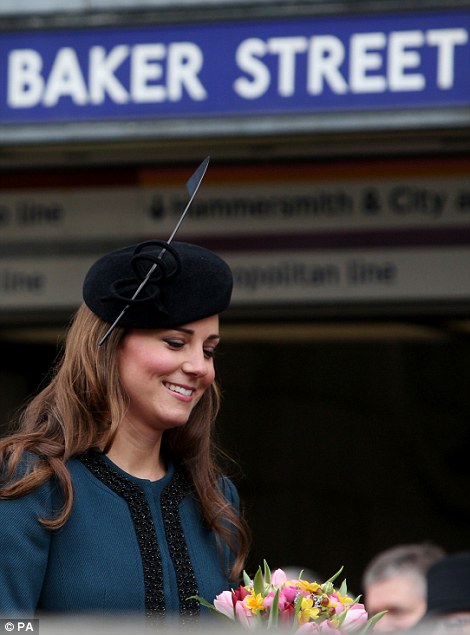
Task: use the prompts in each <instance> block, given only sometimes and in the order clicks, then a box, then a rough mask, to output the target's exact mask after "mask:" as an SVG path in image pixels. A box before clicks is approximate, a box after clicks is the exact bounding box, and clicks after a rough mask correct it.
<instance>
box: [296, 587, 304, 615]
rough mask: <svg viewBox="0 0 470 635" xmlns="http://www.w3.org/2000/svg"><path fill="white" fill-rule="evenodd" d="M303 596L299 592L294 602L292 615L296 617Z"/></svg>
mask: <svg viewBox="0 0 470 635" xmlns="http://www.w3.org/2000/svg"><path fill="white" fill-rule="evenodd" d="M303 597H304V596H303V595H301V594H300V593H299V595H298V596H297V597H296V599H295V602H294V615H295V617H296V619H297V616H298V615H299V613H300V605H301V604H302V599H303Z"/></svg>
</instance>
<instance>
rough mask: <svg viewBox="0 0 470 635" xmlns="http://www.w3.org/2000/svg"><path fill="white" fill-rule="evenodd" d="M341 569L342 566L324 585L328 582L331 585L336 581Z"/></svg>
mask: <svg viewBox="0 0 470 635" xmlns="http://www.w3.org/2000/svg"><path fill="white" fill-rule="evenodd" d="M343 569H344V566H343V567H341V569H339V571H337V572H336V573H335V574H334V575H332V576H331V578H328V580H327V581H326V582H325V584H327V583H328V582H330V583H331V584H333V582H334V581H335V580H336V578H337V577H338V576H339V575H340V574H341V573H342V571H343Z"/></svg>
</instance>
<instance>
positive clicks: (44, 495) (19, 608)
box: [0, 483, 52, 618]
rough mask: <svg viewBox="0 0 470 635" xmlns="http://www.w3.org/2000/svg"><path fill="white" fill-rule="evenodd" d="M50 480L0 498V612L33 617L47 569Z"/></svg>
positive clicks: (3, 614) (5, 615) (8, 614)
mask: <svg viewBox="0 0 470 635" xmlns="http://www.w3.org/2000/svg"><path fill="white" fill-rule="evenodd" d="M51 503H52V486H51V484H50V483H46V484H45V485H43V486H41V487H39V488H37V489H36V490H34V491H32V492H30V493H29V494H26V495H25V496H21V497H19V498H16V499H9V500H0V616H3V617H7V618H10V617H15V616H17V617H31V616H33V615H34V613H35V611H36V607H37V605H38V601H39V597H40V594H41V588H42V584H43V580H44V576H45V573H46V568H47V562H48V554H49V545H50V540H51V531H50V530H48V529H46V528H45V527H43V525H41V523H39V521H38V518H41V517H47V516H50V513H51V510H52V504H51Z"/></svg>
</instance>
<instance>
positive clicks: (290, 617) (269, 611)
mask: <svg viewBox="0 0 470 635" xmlns="http://www.w3.org/2000/svg"><path fill="white" fill-rule="evenodd" d="M342 570H343V568H341V569H340V570H339V571H338V572H337V573H336V574H335V575H334V576H332V577H331V578H330V579H329V580H327V581H326V582H323V583H322V584H319V583H317V582H309V581H307V580H303V579H302V572H300V574H299V577H298V578H297V579H292V580H288V579H287V576H286V574H285V573H284V571H283V570H282V569H277V570H276V571H274V572H273V573H271V571H270V569H269V567H268V565H267V563H266V561H265V562H264V567H263V570H262V569H261V567H259V569H258V571H257V573H256V575H255V576H254V578H253V579H250V577H249V576H248V575H247V574H246V572H243V582H244V584H243V585H240V586H239V587H238V589H236V590H233V589H232V590H230V591H223V592H222V593H220V594H219V595H218V596H217V597H216V598H215V600H214V603H213V604H210V603H209V602H207V601H206V600H205V599H204V598H201V597H197V599H198V600H199V602H200V603H201V604H202V605H204V606H206V607H207V608H209V609H210V610H211V612H212V613H215V614H217V615H221V616H224V617H225V618H228V619H229V620H231V621H232V622H233V623H234V624H237V625H239V626H241V627H242V628H247V629H249V630H254V629H256V628H259V627H261V628H263V627H264V628H277V627H281V628H282V627H284V628H287V629H289V630H291V631H293V632H294V633H296V635H308V634H309V633H312V634H313V633H330V634H331V635H333V634H334V633H341V632H345V631H346V632H355V633H358V632H360V633H365V632H366V631H367V630H369V629H371V628H372V627H373V625H374V624H375V623H376V622H377V620H378V619H380V617H382V615H383V613H382V614H378V615H375V616H374V617H373V618H371V619H369V617H368V614H367V612H366V610H365V608H364V605H363V604H360V603H359V599H360V596H359V597H357V598H355V599H353V598H351V597H350V596H349V595H348V590H347V586H346V581H344V582H343V583H342V584H341V586H340V588H339V589H338V590H337V589H336V588H335V587H334V585H333V582H334V580H335V579H336V578H337V577H338V576H339V575H340V573H341V572H342Z"/></svg>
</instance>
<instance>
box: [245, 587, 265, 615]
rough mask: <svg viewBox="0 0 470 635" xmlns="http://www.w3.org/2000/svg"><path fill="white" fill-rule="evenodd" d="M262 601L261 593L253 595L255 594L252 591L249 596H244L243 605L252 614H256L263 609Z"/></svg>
mask: <svg viewBox="0 0 470 635" xmlns="http://www.w3.org/2000/svg"><path fill="white" fill-rule="evenodd" d="M263 599H264V598H263V596H262V595H261V593H258V594H256V595H255V592H254V591H253V589H252V590H251V595H247V596H246V598H245V599H244V600H243V604H244V605H245V606H246V608H248V609H250V611H251V612H252V613H258V612H259V611H262V610H263V609H264V606H263Z"/></svg>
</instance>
